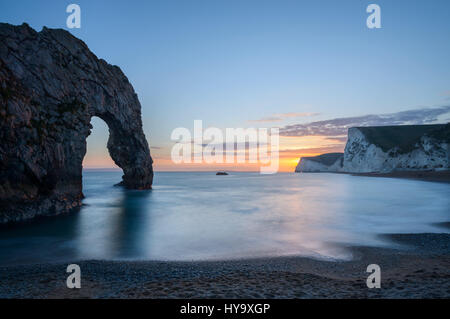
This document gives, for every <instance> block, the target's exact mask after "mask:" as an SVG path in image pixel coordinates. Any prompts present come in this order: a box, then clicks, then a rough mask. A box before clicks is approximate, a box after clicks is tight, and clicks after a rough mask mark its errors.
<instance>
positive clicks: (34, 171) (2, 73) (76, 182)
mask: <svg viewBox="0 0 450 319" xmlns="http://www.w3.org/2000/svg"><path fill="white" fill-rule="evenodd" d="M93 116H98V117H100V118H101V119H103V120H104V121H105V122H106V123H107V125H108V127H109V132H110V136H109V140H108V145H107V147H108V150H109V153H110V155H111V158H112V159H113V160H114V162H115V163H116V164H117V165H118V166H119V167H121V168H122V169H123V171H124V175H123V182H122V183H123V185H124V186H126V187H129V188H135V189H147V188H151V185H152V180H153V169H152V159H151V157H150V151H149V147H148V144H147V140H146V139H145V136H144V133H143V130H142V120H141V105H140V103H139V100H138V97H137V95H136V93H135V92H134V89H133V87H132V86H131V84H130V82H129V81H128V79H127V77H126V76H125V75H124V74H123V73H122V71H121V70H120V68H119V67H117V66H113V65H110V64H108V63H107V62H106V61H104V60H102V59H98V58H97V57H96V56H95V55H94V54H93V53H92V52H91V51H90V50H89V48H88V47H87V46H86V44H85V43H84V42H82V41H81V40H79V39H77V38H75V37H74V36H72V35H71V34H70V33H69V32H67V31H64V30H60V29H48V28H45V27H44V28H43V30H42V31H41V32H36V31H35V30H33V29H32V28H30V27H29V26H28V25H26V24H23V25H21V26H13V25H10V24H4V23H0V140H1V143H0V222H3V223H5V222H10V221H18V220H24V219H28V218H32V217H34V216H37V215H55V214H60V213H63V212H67V211H69V210H71V209H72V208H75V207H78V206H80V205H81V199H82V197H83V194H82V183H81V179H82V161H83V157H84V155H85V153H86V138H87V136H88V135H89V134H90V129H91V128H92V127H91V125H90V121H91V118H92V117H93Z"/></svg>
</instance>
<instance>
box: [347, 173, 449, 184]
mask: <svg viewBox="0 0 450 319" xmlns="http://www.w3.org/2000/svg"><path fill="white" fill-rule="evenodd" d="M345 174H350V175H352V176H367V177H386V178H404V179H413V180H420V181H427V182H439V183H450V170H445V171H395V172H390V173H345Z"/></svg>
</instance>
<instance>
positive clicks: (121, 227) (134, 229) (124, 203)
mask: <svg viewBox="0 0 450 319" xmlns="http://www.w3.org/2000/svg"><path fill="white" fill-rule="evenodd" d="M121 175H122V172H120V171H101V170H86V171H84V179H83V183H84V194H85V196H86V198H85V200H84V204H85V205H84V206H83V207H82V209H81V210H80V211H79V212H78V213H73V214H69V215H66V216H59V217H55V218H45V219H41V220H38V221H36V222H32V223H27V224H23V225H19V226H14V227H12V228H2V229H0V264H3V265H4V264H15V263H34V262H54V261H66V260H67V261H69V260H71V261H73V260H77V259H117V260H121V259H127V260H212V259H231V258H242V257H262V256H286V255H301V256H311V257H316V258H331V259H347V258H351V255H350V254H349V252H348V251H347V250H345V249H342V248H341V246H342V245H336V244H344V245H374V246H386V245H390V243H389V242H387V241H384V240H382V239H380V237H379V236H377V235H379V234H383V233H422V232H448V231H447V230H445V229H443V228H438V227H435V226H433V225H432V224H433V223H438V222H444V221H449V220H450V196H449V194H450V184H441V183H431V182H422V181H413V180H402V179H390V178H371V177H355V176H349V175H340V174H294V173H292V174H290V173H280V174H276V175H260V174H258V173H233V172H232V173H230V175H228V176H216V175H215V173H213V172H209V173H205V172H203V173H185V172H183V173H179V172H158V173H156V174H155V179H154V189H153V190H150V191H130V190H124V189H123V188H121V187H114V186H113V185H114V184H116V183H117V182H119V181H120V180H121Z"/></svg>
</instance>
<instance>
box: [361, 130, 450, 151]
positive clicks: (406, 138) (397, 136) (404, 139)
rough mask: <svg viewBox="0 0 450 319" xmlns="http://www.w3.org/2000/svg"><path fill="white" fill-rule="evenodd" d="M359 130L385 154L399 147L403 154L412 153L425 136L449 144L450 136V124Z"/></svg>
mask: <svg viewBox="0 0 450 319" xmlns="http://www.w3.org/2000/svg"><path fill="white" fill-rule="evenodd" d="M358 129H359V130H360V131H361V132H362V133H363V134H364V135H365V136H366V138H367V140H368V142H370V143H372V144H375V145H377V146H378V147H380V148H381V149H382V150H383V151H384V152H388V151H389V150H392V149H394V148H396V147H397V148H398V149H397V151H398V152H399V153H401V154H404V153H408V152H410V151H412V150H413V149H414V148H415V145H416V143H418V142H419V141H420V138H421V137H422V136H424V135H428V136H430V137H433V138H436V139H438V140H441V141H447V142H448V141H449V136H450V124H433V125H399V126H375V127H358Z"/></svg>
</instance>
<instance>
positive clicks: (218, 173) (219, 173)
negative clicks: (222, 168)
mask: <svg viewBox="0 0 450 319" xmlns="http://www.w3.org/2000/svg"><path fill="white" fill-rule="evenodd" d="M216 175H228V173H227V172H217V173H216Z"/></svg>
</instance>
